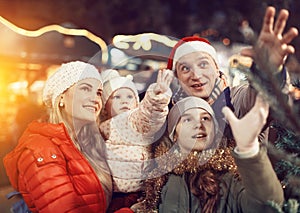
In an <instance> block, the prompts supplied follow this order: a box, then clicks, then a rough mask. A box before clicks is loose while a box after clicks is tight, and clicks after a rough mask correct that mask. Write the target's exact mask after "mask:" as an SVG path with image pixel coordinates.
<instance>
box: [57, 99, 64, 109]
mask: <svg viewBox="0 0 300 213" xmlns="http://www.w3.org/2000/svg"><path fill="white" fill-rule="evenodd" d="M58 106H59V107H64V106H65V104H64V102H63V98H62V97H61V99H60V101H59V104H58Z"/></svg>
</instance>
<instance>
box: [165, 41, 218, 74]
mask: <svg viewBox="0 0 300 213" xmlns="http://www.w3.org/2000/svg"><path fill="white" fill-rule="evenodd" d="M193 52H205V53H208V54H209V55H210V56H211V57H212V58H213V59H214V61H215V62H216V63H217V61H218V60H217V52H216V50H215V48H214V47H213V46H212V45H211V43H210V42H209V41H208V40H206V39H205V38H201V37H197V36H189V37H184V38H182V39H180V40H179V41H178V42H177V44H176V45H175V46H174V47H173V49H172V51H171V53H170V55H169V59H168V65H167V68H168V69H170V70H175V64H176V62H177V61H178V59H179V58H181V57H182V56H185V55H187V54H189V53H193Z"/></svg>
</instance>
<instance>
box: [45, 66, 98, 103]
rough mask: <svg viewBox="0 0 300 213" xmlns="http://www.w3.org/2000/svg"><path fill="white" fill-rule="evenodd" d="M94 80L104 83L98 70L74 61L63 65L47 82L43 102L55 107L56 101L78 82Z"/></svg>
mask: <svg viewBox="0 0 300 213" xmlns="http://www.w3.org/2000/svg"><path fill="white" fill-rule="evenodd" d="M86 78H94V79H97V80H99V81H100V82H101V83H102V78H101V75H100V74H99V71H98V70H97V68H96V67H95V66H93V65H91V64H88V63H85V62H82V61H72V62H68V63H64V64H62V65H61V66H60V67H59V68H58V70H57V71H56V72H55V73H53V74H52V75H51V76H50V77H49V78H48V80H47V81H46V84H45V87H44V91H43V101H44V103H45V104H46V106H48V107H53V106H54V104H55V99H56V98H57V97H58V96H59V95H61V94H62V93H64V92H65V91H66V90H67V89H68V88H70V87H71V86H73V85H74V84H76V83H77V82H79V81H81V80H83V79H86Z"/></svg>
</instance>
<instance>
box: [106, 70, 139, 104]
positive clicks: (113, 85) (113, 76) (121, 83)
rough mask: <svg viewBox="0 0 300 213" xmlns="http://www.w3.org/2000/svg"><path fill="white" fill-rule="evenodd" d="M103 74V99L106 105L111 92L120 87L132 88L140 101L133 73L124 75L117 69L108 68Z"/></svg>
mask: <svg viewBox="0 0 300 213" xmlns="http://www.w3.org/2000/svg"><path fill="white" fill-rule="evenodd" d="M101 76H102V79H103V94H102V101H103V106H104V107H105V104H106V102H107V100H108V99H109V97H110V96H111V94H112V93H113V92H115V91H116V90H117V89H120V88H129V89H131V90H132V91H133V93H134V94H135V97H136V101H137V102H139V94H138V91H137V88H136V86H135V84H134V83H133V77H132V75H127V76H126V77H124V76H120V74H119V72H118V71H117V70H114V69H107V70H104V71H102V72H101Z"/></svg>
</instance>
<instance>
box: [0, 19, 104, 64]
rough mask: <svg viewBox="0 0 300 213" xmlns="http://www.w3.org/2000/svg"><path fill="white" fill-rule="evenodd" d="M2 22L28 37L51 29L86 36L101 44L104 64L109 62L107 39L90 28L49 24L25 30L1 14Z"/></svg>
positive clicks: (39, 34) (66, 33)
mask: <svg viewBox="0 0 300 213" xmlns="http://www.w3.org/2000/svg"><path fill="white" fill-rule="evenodd" d="M0 22H1V23H2V24H4V25H5V26H7V27H8V28H10V29H11V30H13V31H14V32H16V33H18V34H20V35H24V36H28V37H38V36H41V35H43V34H44V33H47V32H50V31H57V32H59V33H61V34H63V35H70V36H85V37H87V38H88V39H90V40H91V41H93V42H95V43H96V44H98V45H99V46H100V48H101V51H102V63H103V64H106V63H107V60H108V51H107V45H106V43H105V41H103V40H102V39H101V38H100V37H98V36H96V35H94V34H93V33H91V32H90V31H88V30H85V29H69V28H65V27H62V26H60V25H56V24H53V25H48V26H45V27H42V28H40V29H38V30H25V29H22V28H20V27H18V26H16V25H14V24H12V23H11V22H9V21H7V20H6V19H4V18H3V17H1V16H0Z"/></svg>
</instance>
